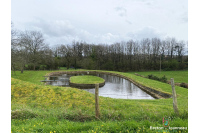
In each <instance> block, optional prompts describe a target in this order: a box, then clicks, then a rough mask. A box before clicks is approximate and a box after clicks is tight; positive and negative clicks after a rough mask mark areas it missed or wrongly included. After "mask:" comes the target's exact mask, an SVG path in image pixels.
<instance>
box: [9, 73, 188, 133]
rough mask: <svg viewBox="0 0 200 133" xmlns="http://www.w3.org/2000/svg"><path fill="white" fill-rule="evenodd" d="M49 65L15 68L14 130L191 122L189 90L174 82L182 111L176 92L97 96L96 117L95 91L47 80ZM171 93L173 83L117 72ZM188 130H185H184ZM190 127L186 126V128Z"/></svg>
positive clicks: (133, 128) (146, 128)
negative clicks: (97, 108)
mask: <svg viewBox="0 0 200 133" xmlns="http://www.w3.org/2000/svg"><path fill="white" fill-rule="evenodd" d="M49 72H50V71H24V73H23V74H21V73H20V72H16V75H15V76H12V79H11V98H12V100H11V104H12V105H11V109H12V113H11V114H12V115H11V116H12V121H11V123H12V129H11V130H12V132H13V133H14V132H54V131H55V132H81V131H82V132H120V131H122V132H156V130H150V126H152V127H155V126H158V127H163V126H162V118H163V117H164V118H169V117H170V127H187V125H188V92H187V89H184V88H182V87H176V92H177V95H178V107H179V111H180V115H179V116H176V115H175V114H174V111H173V105H172V102H173V100H172V98H169V99H157V100H128V99H127V100H126V99H112V98H106V97H99V104H100V113H101V116H100V119H96V118H95V112H94V111H95V99H94V94H91V93H89V92H87V91H84V90H79V89H76V88H70V87H68V88H66V87H55V86H44V85H42V84H41V83H40V80H43V79H44V77H42V76H44V75H45V74H47V73H49ZM113 73H119V74H122V75H125V76H127V77H131V78H132V79H134V80H135V81H137V82H139V83H141V84H144V85H146V86H150V87H151V88H155V89H158V90H161V91H164V92H168V93H171V86H170V85H168V84H164V83H161V82H158V81H153V80H150V79H146V78H142V77H138V76H136V75H133V74H129V73H120V72H113ZM184 131H185V130H184ZM186 132H187V131H186Z"/></svg>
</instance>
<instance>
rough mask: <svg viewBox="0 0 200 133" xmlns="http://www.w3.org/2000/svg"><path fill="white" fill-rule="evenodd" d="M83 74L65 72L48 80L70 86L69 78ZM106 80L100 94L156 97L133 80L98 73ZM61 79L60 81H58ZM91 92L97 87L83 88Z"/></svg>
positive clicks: (58, 84)
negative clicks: (136, 84)
mask: <svg viewBox="0 0 200 133" xmlns="http://www.w3.org/2000/svg"><path fill="white" fill-rule="evenodd" d="M76 75H83V74H74V75H68V74H63V75H61V76H55V77H51V78H50V80H55V81H52V82H48V84H50V85H54V86H69V78H70V77H71V76H76ZM95 76H99V77H101V78H103V79H104V80H105V85H104V86H103V87H100V88H99V96H103V97H111V98H119V99H154V98H153V97H152V96H151V95H149V94H147V93H146V92H144V91H142V90H141V89H140V88H139V87H137V86H135V85H134V84H133V83H132V82H130V81H128V80H126V79H123V78H121V77H117V76H112V75H107V74H96V75H95ZM56 80H59V81H56ZM83 90H85V91H88V92H90V93H93V94H94V93H95V89H94V88H93V89H83Z"/></svg>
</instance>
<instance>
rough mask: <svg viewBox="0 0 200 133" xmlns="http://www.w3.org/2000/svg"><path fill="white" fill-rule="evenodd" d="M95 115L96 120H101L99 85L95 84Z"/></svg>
mask: <svg viewBox="0 0 200 133" xmlns="http://www.w3.org/2000/svg"><path fill="white" fill-rule="evenodd" d="M95 113H96V118H99V84H95Z"/></svg>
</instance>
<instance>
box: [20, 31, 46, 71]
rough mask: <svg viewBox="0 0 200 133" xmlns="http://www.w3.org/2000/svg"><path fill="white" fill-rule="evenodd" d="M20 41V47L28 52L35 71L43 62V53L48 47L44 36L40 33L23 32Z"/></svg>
mask: <svg viewBox="0 0 200 133" xmlns="http://www.w3.org/2000/svg"><path fill="white" fill-rule="evenodd" d="M19 40H20V41H19V44H20V46H21V47H23V49H24V50H25V51H26V52H28V61H29V63H30V64H32V65H33V70H35V67H36V66H37V65H39V63H40V62H41V60H40V59H41V56H42V53H43V52H42V51H44V50H45V48H46V47H47V45H46V44H45V43H44V38H43V34H42V33H41V32H39V31H25V32H21V34H20V36H19Z"/></svg>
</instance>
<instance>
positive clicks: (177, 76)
mask: <svg viewBox="0 0 200 133" xmlns="http://www.w3.org/2000/svg"><path fill="white" fill-rule="evenodd" d="M128 73H131V74H135V73H138V74H140V75H143V76H145V77H147V76H148V75H151V74H152V75H155V76H157V77H162V76H164V75H165V76H166V77H167V80H170V79H171V78H174V82H175V83H182V82H183V83H188V71H161V73H160V71H147V72H128Z"/></svg>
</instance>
